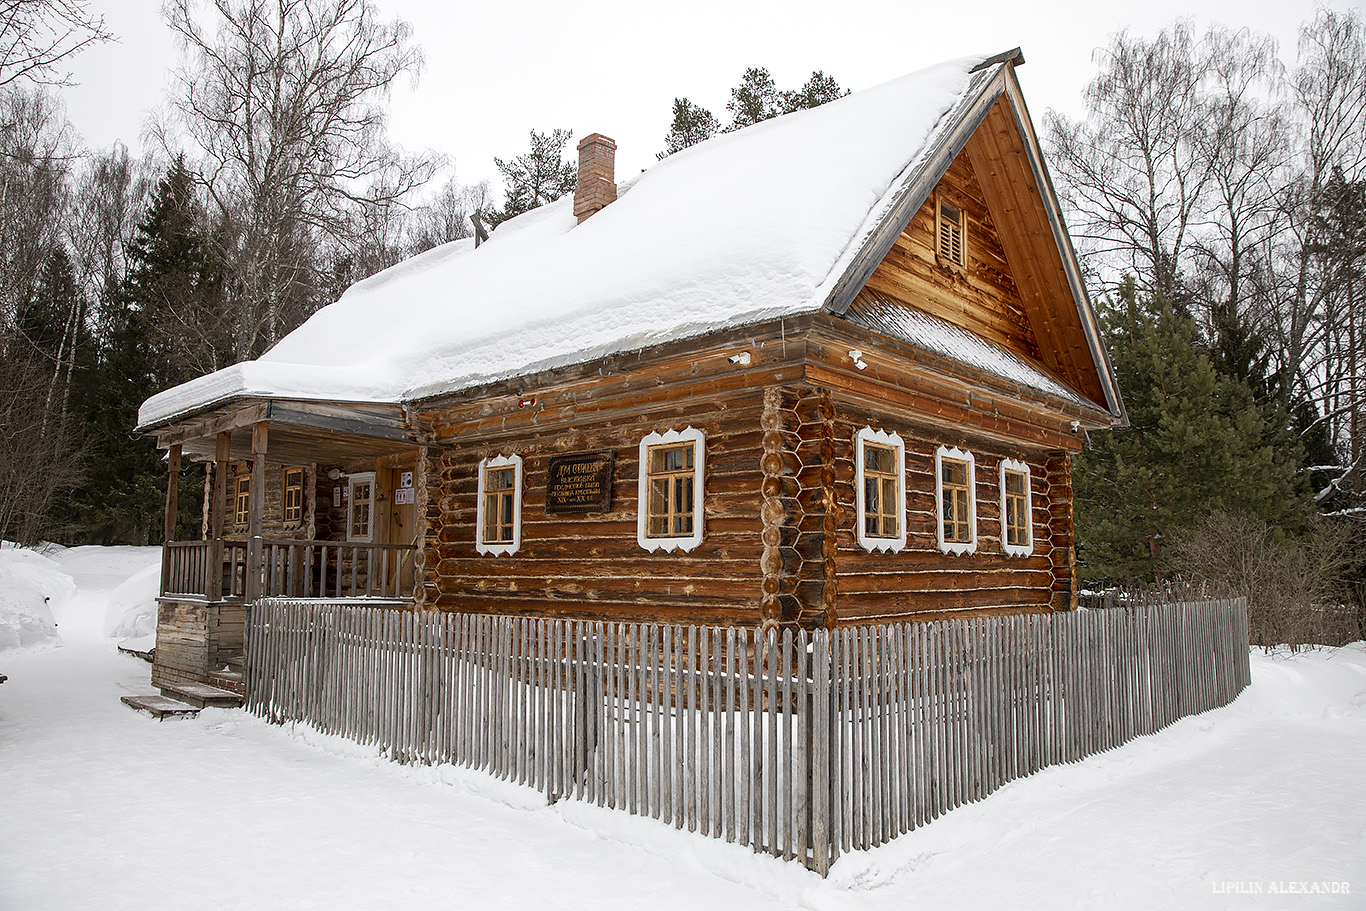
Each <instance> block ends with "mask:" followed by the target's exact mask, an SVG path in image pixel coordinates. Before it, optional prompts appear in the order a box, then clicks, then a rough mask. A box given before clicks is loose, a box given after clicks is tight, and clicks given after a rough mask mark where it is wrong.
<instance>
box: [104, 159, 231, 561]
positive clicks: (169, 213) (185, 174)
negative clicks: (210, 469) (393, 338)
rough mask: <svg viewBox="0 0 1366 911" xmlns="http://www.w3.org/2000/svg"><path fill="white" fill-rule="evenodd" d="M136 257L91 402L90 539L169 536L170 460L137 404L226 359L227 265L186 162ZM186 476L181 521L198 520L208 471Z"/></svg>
mask: <svg viewBox="0 0 1366 911" xmlns="http://www.w3.org/2000/svg"><path fill="white" fill-rule="evenodd" d="M128 262H129V268H128V274H127V276H126V277H125V278H124V281H123V284H122V286H121V288H120V290H119V293H118V294H117V296H116V298H115V300H114V301H113V303H112V305H111V307H110V313H109V316H108V340H107V343H106V345H105V349H104V352H103V357H102V359H101V362H100V364H99V367H98V370H97V375H96V379H95V383H94V388H93V389H92V394H91V401H90V403H89V407H88V409H87V414H86V425H87V436H88V438H89V439H90V441H91V451H90V454H89V458H88V461H87V464H88V471H87V481H86V484H85V486H84V487H83V488H82V489H81V490H80V491H79V492H78V495H77V501H78V504H79V507H80V512H79V522H80V525H81V527H82V529H83V530H84V532H85V533H86V535H87V536H88V538H89V540H91V541H94V542H98V543H106V544H147V543H154V542H156V541H158V540H160V537H161V520H162V510H163V504H164V495H165V489H166V468H165V466H164V465H163V464H162V460H161V456H160V454H159V453H158V452H157V450H156V447H155V445H154V444H153V442H152V441H151V440H150V439H146V438H140V437H136V436H134V435H133V432H132V430H133V427H134V426H135V425H136V424H137V411H138V406H139V405H141V403H142V402H143V400H145V399H146V398H147V396H149V395H151V394H152V393H154V392H156V391H158V390H161V389H166V388H169V387H171V386H174V385H177V384H179V383H182V382H185V381H187V380H189V379H192V378H193V377H195V376H198V375H199V374H201V373H203V372H206V369H213V368H214V367H215V366H221V364H218V363H217V361H218V359H219V358H221V357H222V356H223V355H222V352H225V351H228V350H230V347H229V346H230V341H229V333H230V329H229V328H228V327H224V326H221V325H220V323H219V315H220V314H221V312H222V310H223V307H222V301H223V283H224V281H223V272H222V269H221V266H220V264H219V263H218V262H217V260H216V259H215V258H214V257H213V256H212V254H211V252H210V248H209V244H208V242H207V239H206V237H205V232H204V230H203V219H202V215H201V213H200V209H199V206H198V203H197V200H196V197H195V194H194V182H193V175H191V174H190V173H189V171H188V170H186V168H185V166H184V163H183V162H182V161H177V162H176V163H175V165H173V166H172V167H171V169H170V171H169V172H168V174H167V175H166V177H165V178H164V179H163V180H162V181H161V183H160V184H159V185H158V187H157V191H156V194H155V195H154V197H153V199H152V202H151V204H150V205H149V206H148V210H147V213H146V215H145V216H144V218H143V220H142V222H141V223H139V225H138V228H137V234H136V237H135V240H134V243H133V245H132V247H131V248H130V250H129V252H128ZM215 336H218V337H217V338H215ZM220 346H221V348H220ZM187 477H189V478H191V480H190V482H189V483H188V484H182V485H181V491H180V494H181V495H180V500H179V502H180V503H181V521H182V522H186V523H187V524H189V525H190V526H191V527H193V525H194V524H195V518H194V517H195V515H196V514H197V512H198V509H199V500H198V496H199V493H200V492H202V489H203V488H202V486H199V487H198V490H196V486H197V484H199V485H202V475H201V474H199V473H198V472H197V471H194V470H189V471H187Z"/></svg>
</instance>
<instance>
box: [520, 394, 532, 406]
mask: <svg viewBox="0 0 1366 911" xmlns="http://www.w3.org/2000/svg"><path fill="white" fill-rule="evenodd" d="M535 404H536V396H534V395H529V396H527V397H525V398H520V399H518V400H517V407H518V408H530V407H531V406H532V405H535Z"/></svg>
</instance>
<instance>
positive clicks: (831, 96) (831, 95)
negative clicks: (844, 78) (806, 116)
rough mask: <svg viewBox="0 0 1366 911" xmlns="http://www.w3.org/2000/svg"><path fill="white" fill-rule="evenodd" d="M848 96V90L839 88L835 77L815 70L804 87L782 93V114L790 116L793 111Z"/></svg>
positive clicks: (818, 105)
mask: <svg viewBox="0 0 1366 911" xmlns="http://www.w3.org/2000/svg"><path fill="white" fill-rule="evenodd" d="M848 94H849V90H848V89H842V88H840V84H839V83H838V82H836V81H835V77H833V76H827V75H825V73H824V72H822V71H821V70H816V71H815V72H813V73H812V74H811V78H810V79H808V80H806V85H804V86H802V87H801V88H800V89H797V90H796V91H794V92H783V94H782V103H783V113H784V114H790V113H792V112H793V111H801V110H805V109H806V108H815V107H820V106H821V105H823V104H825V103H826V102H827V101H834V100H835V99H836V98H843V97H844V96H845V95H848Z"/></svg>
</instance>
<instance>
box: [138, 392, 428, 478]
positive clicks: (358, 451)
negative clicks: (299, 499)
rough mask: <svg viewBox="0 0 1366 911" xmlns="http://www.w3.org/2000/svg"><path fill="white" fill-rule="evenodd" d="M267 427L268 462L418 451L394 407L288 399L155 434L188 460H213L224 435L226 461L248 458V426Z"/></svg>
mask: <svg viewBox="0 0 1366 911" xmlns="http://www.w3.org/2000/svg"><path fill="white" fill-rule="evenodd" d="M262 421H264V422H266V424H267V425H268V426H269V428H270V440H269V448H268V457H269V459H270V461H272V462H280V463H294V462H297V463H300V464H305V463H310V462H322V461H336V462H346V461H350V460H352V459H373V458H376V457H378V456H384V455H390V454H392V453H396V452H400V451H403V450H408V449H412V448H413V447H414V446H416V445H417V444H416V442H415V440H414V439H413V438H412V437H411V435H410V434H409V432H408V431H407V430H406V429H405V427H404V423H403V412H402V408H401V407H400V406H398V405H386V404H375V403H369V404H355V403H339V402H338V403H334V402H301V401H289V400H270V401H261V400H256V401H249V402H245V403H243V402H235V403H233V405H232V406H230V407H220V408H215V409H211V410H208V411H204V412H202V413H200V414H198V415H195V416H194V417H191V418H188V419H186V420H183V421H181V422H179V423H177V424H175V425H174V426H172V427H168V428H165V429H163V430H161V431H159V432H158V433H157V434H156V437H157V445H158V446H160V447H161V448H168V447H170V446H172V445H174V444H177V443H178V444H180V445H181V447H182V451H183V453H184V454H185V456H186V457H188V458H191V459H195V460H210V459H213V458H214V457H215V453H216V446H217V435H218V434H219V433H228V434H229V439H230V441H231V443H230V447H229V458H232V459H250V458H252V442H251V432H252V427H253V426H254V425H255V424H257V423H259V422H262Z"/></svg>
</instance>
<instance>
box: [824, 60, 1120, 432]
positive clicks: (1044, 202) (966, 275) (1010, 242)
mask: <svg viewBox="0 0 1366 911" xmlns="http://www.w3.org/2000/svg"><path fill="white" fill-rule="evenodd" d="M1013 62H1014V61H1012V60H1006V62H1004V63H1001V64H1000V65H999V66H996V67H994V72H987V73H979V74H978V79H977V80H975V83H974V85H973V86H972V87H971V90H970V91H969V93H968V96H967V97H966V98H965V99H964V102H963V103H962V104H961V105H960V106H959V107H958V108H956V109H955V110H953V111H951V112H949V113H948V114H947V115H946V118H945V120H946V122H945V123H944V124H942V125H941V128H940V129H939V130H937V131H936V132H937V134H938V135H937V137H936V139H935V140H934V141H935V142H937V143H938V148H937V149H935V150H934V153H933V154H931V155H929V156H927V158H926V159H925V160H926V162H927V163H928V166H927V167H922V168H920V169H918V170H917V171H916V172H915V173H911V174H908V175H905V178H904V180H903V183H902V185H901V187H899V188H898V192H897V195H896V197H895V199H894V201H893V204H892V206H891V207H890V209H889V212H888V214H887V216H886V218H885V219H884V221H883V223H882V224H881V225H880V226H879V229H878V230H877V231H876V232H874V234H873V236H872V237H871V238H870V240H869V242H868V243H867V244H866V245H865V248H864V250H863V251H862V252H861V256H860V257H856V258H855V260H854V262H853V263H852V264H851V266H850V268H849V269H848V270H847V271H846V273H845V275H844V279H843V280H842V281H841V282H840V283H839V284H838V285H837V286H836V290H835V292H833V293H832V295H831V298H830V300H829V301H828V302H827V309H830V310H832V311H834V312H836V313H845V314H847V315H848V316H849V317H851V318H853V319H855V320H858V317H859V311H860V309H861V305H862V304H863V303H864V302H866V301H868V300H869V299H870V298H871V297H874V296H875V297H877V298H879V299H880V300H881V301H883V302H884V303H885V302H886V301H887V300H892V301H896V302H899V303H900V304H902V305H905V306H909V307H914V308H916V309H919V310H922V311H924V312H926V313H929V314H931V315H933V316H937V317H940V318H942V319H945V320H948V321H949V322H952V323H954V324H955V325H958V326H961V327H962V328H964V329H967V330H968V331H970V332H973V333H974V334H976V335H978V336H980V337H982V338H984V339H986V340H987V341H990V342H991V343H992V344H995V345H997V346H998V347H1001V348H1004V349H1006V350H1008V351H1012V352H1014V353H1016V354H1019V355H1021V356H1022V357H1024V358H1026V359H1028V360H1029V361H1031V362H1033V363H1035V364H1038V365H1040V366H1041V367H1042V368H1043V369H1044V370H1045V372H1047V373H1049V374H1051V375H1052V376H1054V377H1055V378H1056V379H1058V380H1059V381H1061V382H1062V383H1063V384H1065V385H1066V386H1068V387H1070V388H1071V389H1073V390H1075V391H1076V392H1077V393H1078V394H1080V395H1082V396H1084V397H1085V398H1087V399H1089V400H1090V401H1092V402H1094V403H1095V404H1096V405H1098V406H1099V407H1101V408H1102V409H1104V410H1105V411H1108V412H1109V413H1110V414H1111V415H1112V417H1113V418H1114V419H1117V420H1120V421H1122V420H1123V414H1124V411H1123V404H1122V402H1121V400H1120V397H1119V392H1118V389H1117V388H1116V386H1115V382H1114V377H1113V373H1112V371H1111V368H1110V364H1109V358H1108V357H1107V355H1106V353H1105V350H1104V346H1103V345H1102V343H1101V339H1100V333H1099V327H1098V325H1097V323H1096V320H1095V315H1094V311H1093V310H1092V308H1091V304H1090V300H1089V298H1088V297H1087V295H1086V291H1085V289H1084V287H1083V285H1082V283H1081V275H1080V270H1079V268H1078V266H1077V262H1076V258H1075V254H1074V253H1073V250H1072V246H1071V241H1070V239H1069V238H1068V237H1067V233H1066V229H1065V228H1064V227H1063V224H1062V218H1061V214H1060V212H1059V208H1058V204H1057V199H1056V196H1055V195H1054V193H1053V188H1052V185H1051V183H1050V182H1049V178H1048V176H1047V171H1046V169H1045V168H1044V165H1043V161H1042V158H1041V156H1040V154H1039V148H1038V143H1037V139H1036V137H1035V136H1034V133H1033V127H1032V125H1031V124H1030V121H1029V114H1028V112H1027V110H1026V109H1025V107H1024V100H1023V97H1022V96H1021V95H1020V92H1019V84H1018V82H1017V81H1016V80H1015V76H1014V70H1013ZM941 196H942V197H943V198H944V199H946V200H947V201H949V202H950V203H951V204H952V205H953V206H955V207H956V208H958V209H960V210H961V211H963V212H964V214H965V216H966V220H967V240H966V246H967V257H968V262H967V265H966V267H965V268H959V267H955V266H953V265H951V264H946V263H944V262H943V261H942V260H940V259H939V258H938V256H937V252H936V247H937V243H936V212H937V206H938V201H939V199H940V197H941Z"/></svg>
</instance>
